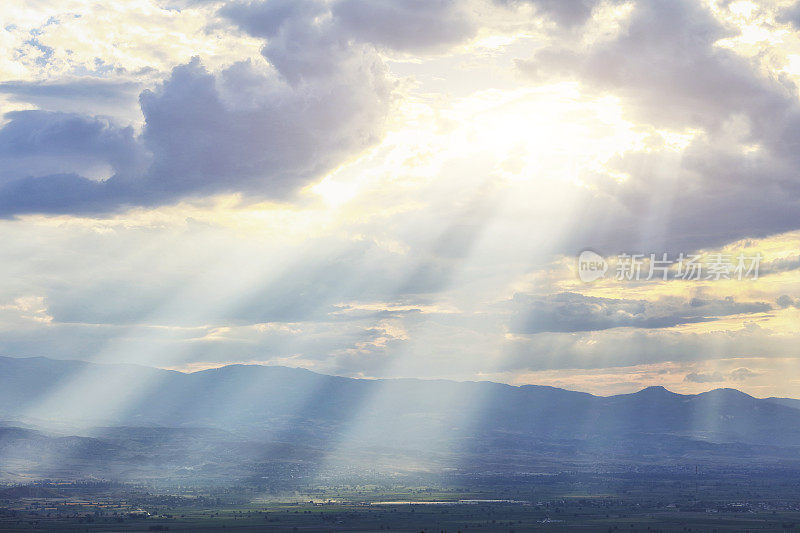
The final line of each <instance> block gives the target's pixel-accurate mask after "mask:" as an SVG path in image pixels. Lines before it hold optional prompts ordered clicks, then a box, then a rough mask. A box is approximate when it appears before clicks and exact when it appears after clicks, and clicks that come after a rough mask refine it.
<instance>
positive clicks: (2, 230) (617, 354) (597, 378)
mask: <svg viewBox="0 0 800 533" xmlns="http://www.w3.org/2000/svg"><path fill="white" fill-rule="evenodd" d="M0 18H2V24H1V25H0V26H2V28H1V29H0V115H2V118H1V119H0V242H2V247H0V276H1V277H0V279H2V280H3V282H2V283H0V355H6V356H11V357H34V356H45V357H51V358H59V359H81V360H87V361H95V362H104V363H113V362H124V363H136V364H142V365H150V366H157V367H161V368H169V369H177V370H182V371H194V370H201V369H206V368H213V367H217V366H222V365H226V364H232V363H258V364H271V365H286V366H293V367H303V368H308V369H311V370H314V371H318V372H322V373H328V374H336V375H343V376H352V377H365V378H381V377H419V378H447V379H457V380H492V381H500V382H505V383H511V384H524V383H535V384H543V385H553V386H558V387H565V388H570V389H575V390H583V391H588V392H592V393H596V394H616V393H625V392H632V391H636V390H639V389H641V388H643V387H645V386H649V385H664V386H666V387H667V388H669V389H670V390H673V391H676V392H686V393H693V392H700V391H705V390H710V389H713V388H719V387H733V388H737V389H740V390H743V391H745V392H748V393H751V394H753V395H756V396H761V397H763V396H789V397H800V352H799V351H798V350H799V349H798V346H800V331H798V327H797V325H798V324H800V322H798V321H799V320H800V290H798V289H800V173H798V171H799V170H800V100H798V85H797V84H798V81H800V4H797V5H795V3H794V2H787V1H777V0H774V1H773V0H764V1H761V2H751V1H726V0H715V1H712V2H708V1H703V0H635V1H630V2H627V1H622V0H392V1H389V0H124V1H123V0H107V1H104V2H102V3H95V2H87V1H82V0H6V1H5V2H4V3H3V8H2V16H1V17H0ZM587 251H588V252H587ZM584 252H587V254H588V255H587V254H583V253H584ZM582 254H583V255H582ZM587 257H589V258H591V259H592V260H593V261H594V263H596V264H597V265H600V266H599V267H598V268H601V270H600V271H596V270H595V271H592V272H595V273H597V272H599V274H598V276H599V277H597V278H596V279H587V276H586V274H587V272H589V271H588V270H586V268H587V267H586V266H585V264H583V266H582V263H581V261H580V258H587ZM692 258H693V263H694V264H695V265H696V268H697V269H698V270H696V271H687V269H686V268H685V267H686V266H687V265H688V262H689V260H690V259H692ZM698 265H699V266H698ZM634 267H635V268H634ZM662 267H663V268H662ZM695 274H696V275H695Z"/></svg>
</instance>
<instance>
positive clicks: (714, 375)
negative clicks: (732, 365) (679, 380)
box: [683, 372, 725, 383]
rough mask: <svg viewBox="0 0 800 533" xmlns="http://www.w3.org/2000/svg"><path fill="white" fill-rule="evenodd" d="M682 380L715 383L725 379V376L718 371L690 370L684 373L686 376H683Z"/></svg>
mask: <svg viewBox="0 0 800 533" xmlns="http://www.w3.org/2000/svg"><path fill="white" fill-rule="evenodd" d="M683 380H684V381H688V382H690V383H717V382H720V381H725V376H723V375H722V374H721V373H720V372H708V373H703V372H690V373H688V374H686V377H685V378H683Z"/></svg>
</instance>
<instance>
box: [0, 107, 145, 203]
mask: <svg viewBox="0 0 800 533" xmlns="http://www.w3.org/2000/svg"><path fill="white" fill-rule="evenodd" d="M5 118H6V119H8V123H7V124H5V125H4V126H3V127H2V129H0V183H5V184H8V183H10V182H12V181H13V180H14V179H15V178H18V177H20V176H42V175H47V174H66V173H76V174H83V175H92V174H93V173H95V172H98V171H100V172H102V171H104V167H105V168H106V171H107V172H109V173H110V174H116V173H137V172H140V171H141V169H142V167H143V166H145V165H146V164H147V155H146V153H145V151H144V150H143V148H142V147H141V146H140V144H139V142H138V141H137V139H136V138H135V135H134V130H133V128H131V127H124V128H121V127H118V126H116V125H115V124H114V123H113V122H112V121H111V120H109V119H105V118H102V117H87V116H84V115H79V114H74V113H59V112H48V111H39V110H30V111H13V112H11V113H6V115H5ZM105 177H108V176H105ZM57 180H60V178H57ZM3 190H6V191H8V189H3ZM6 194H7V193H6Z"/></svg>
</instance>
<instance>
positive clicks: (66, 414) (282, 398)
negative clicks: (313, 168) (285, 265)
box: [0, 357, 800, 471]
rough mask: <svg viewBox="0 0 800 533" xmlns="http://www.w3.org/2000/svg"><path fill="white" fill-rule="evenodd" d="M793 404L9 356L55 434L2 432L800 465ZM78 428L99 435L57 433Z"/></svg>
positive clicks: (221, 445) (151, 449)
mask: <svg viewBox="0 0 800 533" xmlns="http://www.w3.org/2000/svg"><path fill="white" fill-rule="evenodd" d="M794 402H797V403H798V404H800V401H798V400H786V399H776V398H768V399H757V398H754V397H752V396H749V395H747V394H745V393H742V392H740V391H737V390H734V389H717V390H713V391H709V392H705V393H702V394H696V395H683V394H675V393H673V392H670V391H668V390H666V389H664V388H663V387H648V388H646V389H643V390H641V391H639V392H637V393H633V394H622V395H617V396H610V397H599V396H593V395H591V394H587V393H583V392H574V391H568V390H563V389H558V388H554V387H545V386H535V385H525V386H521V387H514V386H510V385H504V384H498V383H491V382H453V381H444V380H416V379H387V380H366V379H350V378H343V377H335V376H327V375H322V374H316V373H314V372H310V371H308V370H302V369H293V368H284V367H274V366H258V365H231V366H225V367H222V368H216V369H213V370H205V371H202V372H194V373H181V372H174V371H166V370H159V369H154V368H148V367H140V366H133V365H99V364H92V363H86V362H80V361H56V360H50V359H46V358H32V359H17V358H7V357H0V419H3V420H6V422H5V424H6V425H8V424H15V425H20V426H21V425H23V424H24V425H27V426H28V427H31V428H36V429H38V430H40V431H44V433H40V432H31V430H22V429H14V428H0V456H2V453H3V449H4V448H3V447H4V444H3V443H4V442H6V443H8V442H9V439H18V442H22V441H27V442H30V443H31V444H30V446H28V448H26V449H31V450H34V449H47V450H55V449H57V448H58V447H59V446H61V447H67V448H70V447H71V450H72V452H70V453H72V454H73V456H76V455H81V456H82V457H83V459H85V460H89V461H91V460H94V459H97V458H100V459H103V460H106V459H107V460H109V461H111V462H114V461H116V462H117V463H120V462H122V463H126V462H137V461H138V463H137V464H140V465H141V464H145V463H146V464H156V463H158V464H170V465H172V467H174V468H178V467H180V468H188V467H187V466H186V465H188V464H191V465H194V466H191V469H193V470H192V471H196V470H194V469H196V465H198V464H206V465H210V464H213V465H220V464H224V465H228V466H227V467H229V468H234V469H239V468H240V467H241V466H242V464H244V463H247V464H261V463H260V462H263V461H270V460H276V459H280V460H286V461H311V462H314V461H322V462H324V461H326V460H327V461H328V462H331V458H332V457H338V458H344V457H349V458H350V459H352V458H354V457H355V458H361V459H363V460H364V461H365V462H367V458H369V461H368V464H370V465H377V467H381V466H382V467H385V468H386V469H389V470H391V469H392V468H395V467H397V466H398V465H403V466H404V467H408V468H416V467H417V466H418V465H419V464H423V463H424V464H425V465H428V466H430V465H431V464H440V465H441V464H447V465H451V466H452V465H457V466H458V467H459V468H467V469H469V468H482V469H491V468H501V469H502V468H523V467H526V465H527V466H528V467H529V466H531V465H541V464H544V463H559V464H566V463H568V462H570V461H571V462H573V463H574V462H576V461H577V462H579V461H586V462H590V461H597V460H600V459H602V460H607V461H638V460H642V458H645V457H647V458H649V459H648V461H650V462H653V461H675V460H684V459H686V458H712V459H716V460H720V461H738V460H740V459H742V458H744V457H746V458H748V460H769V461H773V460H780V461H795V460H799V459H800V453H799V452H800V409H798V408H796V405H795V403H794ZM14 431H18V432H20V431H28V432H29V433H27V434H22V433H16V434H15V433H13V432H14ZM73 434H80V435H83V438H89V439H92V440H83V441H74V442H72V443H69V442H66V441H59V440H58V439H59V438H62V437H60V436H59V435H73ZM19 439H21V440H19ZM52 439H54V440H52ZM51 440H52V442H51ZM17 448H19V446H17ZM5 449H6V450H9V449H11V447H10V445H5ZM61 453H64V452H63V451H62V452H61ZM17 455H19V454H17ZM23 455H24V454H23ZM28 459H31V457H28ZM342 460H344V459H342ZM381 461H382V462H381ZM180 465H182V466H180ZM415 465H417V466H415ZM172 467H171V468H172ZM204 468H206V470H208V468H211V467H209V466H206V467H204ZM211 470H212V471H215V470H213V468H212V469H211ZM245 470H246V469H245Z"/></svg>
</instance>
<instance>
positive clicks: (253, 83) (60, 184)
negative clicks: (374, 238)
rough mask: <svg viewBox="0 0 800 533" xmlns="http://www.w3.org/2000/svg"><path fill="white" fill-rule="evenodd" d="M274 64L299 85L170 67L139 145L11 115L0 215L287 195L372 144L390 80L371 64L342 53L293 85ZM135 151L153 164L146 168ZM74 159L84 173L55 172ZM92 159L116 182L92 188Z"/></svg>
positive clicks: (56, 120)
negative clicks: (221, 195) (324, 70)
mask: <svg viewBox="0 0 800 533" xmlns="http://www.w3.org/2000/svg"><path fill="white" fill-rule="evenodd" d="M302 53H303V54H305V53H308V54H310V56H309V57H311V56H313V55H314V52H313V51H309V50H305V51H304V52H302ZM288 55H289V54H288V52H287V57H288ZM294 60H297V58H296V57H295V58H293V59H292V61H294ZM301 62H302V61H301ZM282 66H283V67H284V68H286V69H287V70H286V71H284V72H285V73H286V74H287V75H288V78H290V79H291V81H294V82H296V83H298V85H295V86H292V85H289V84H288V83H287V82H286V79H285V78H284V77H282V76H280V75H278V74H276V73H274V72H270V71H268V70H267V71H264V70H260V69H258V68H257V67H255V66H254V65H253V64H252V63H251V62H247V61H245V62H240V63H237V64H234V65H232V66H230V67H228V68H226V69H224V70H223V71H221V72H220V73H219V74H217V75H214V74H211V73H209V72H208V71H207V70H206V69H205V68H204V67H203V66H202V64H201V63H200V61H199V59H197V58H195V59H193V60H192V61H191V62H190V63H188V64H186V65H181V66H178V67H175V69H174V70H173V71H172V75H171V76H170V77H169V78H168V79H167V80H166V81H165V82H164V83H162V84H161V85H160V86H158V87H157V88H156V89H155V90H153V91H145V92H143V93H142V94H141V96H140V101H141V108H142V113H143V114H144V118H145V127H144V131H143V132H142V134H141V136H140V137H137V138H134V136H133V132H132V129H131V128H124V127H116V126H114V125H113V124H111V123H110V122H109V121H107V120H104V119H101V118H99V117H89V116H80V115H65V114H58V113H46V112H33V111H31V112H16V113H14V114H8V115H7V117H10V118H11V121H10V122H9V123H8V124H6V125H5V126H4V127H3V128H2V129H0V155H2V154H5V155H6V158H7V161H9V164H7V165H6V167H5V175H6V179H5V181H6V184H5V185H4V186H3V187H2V188H0V215H6V216H8V215H13V214H19V213H27V212H45V213H70V212H104V211H113V210H115V209H119V208H121V207H125V206H128V205H159V204H163V203H168V202H171V201H174V200H176V199H179V198H183V197H186V196H198V195H207V194H214V193H221V192H246V193H248V194H250V195H251V196H252V197H253V198H279V199H285V198H288V197H289V196H291V195H292V194H293V193H294V192H296V191H297V190H298V189H300V188H302V187H303V186H304V185H306V184H307V183H309V182H310V181H311V180H313V179H315V178H317V177H319V176H320V175H321V174H322V173H324V172H326V171H328V170H330V169H331V168H333V167H334V166H336V165H337V164H339V163H341V162H342V161H344V160H345V159H347V158H348V157H351V156H352V155H353V154H356V153H358V152H360V151H361V150H363V149H365V148H367V147H368V146H370V145H371V144H373V143H375V142H376V141H377V140H378V139H379V138H380V137H381V135H382V125H383V121H384V118H385V115H386V113H387V111H388V108H389V105H390V102H391V98H392V90H393V84H392V82H391V81H390V80H389V79H388V78H387V76H386V73H385V71H384V69H383V66H382V64H381V62H380V61H379V59H378V58H377V56H374V55H369V54H352V55H347V57H345V58H340V61H339V62H338V63H337V64H336V65H330V64H329V65H327V67H326V68H328V69H329V70H330V72H327V73H321V72H317V73H316V75H315V76H314V77H313V78H309V77H303V80H302V82H301V80H300V78H298V77H297V76H295V73H296V70H294V69H293V67H291V66H289V65H286V64H283V65H282ZM142 154H149V155H150V156H151V157H152V165H151V166H150V167H149V168H148V169H147V170H146V171H141V169H140V163H141V161H142V160H143V156H142ZM25 156H29V159H26V158H25ZM71 160H74V161H77V162H78V163H81V165H83V166H81V165H78V166H77V167H75V166H73V167H67V168H64V165H65V164H68V162H69V161H71ZM65 161H66V162H67V163H65ZM13 163H16V164H13ZM93 163H105V164H108V165H109V166H110V167H111V169H113V171H114V173H113V176H111V177H110V178H109V179H107V180H105V181H103V182H101V183H98V182H97V181H92V180H91V179H89V178H88V177H87V174H88V170H87V169H86V168H85V166H86V164H93ZM66 174H69V176H68V177H67V176H66ZM104 177H105V178H108V176H104ZM14 178H16V180H15V179H14Z"/></svg>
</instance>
